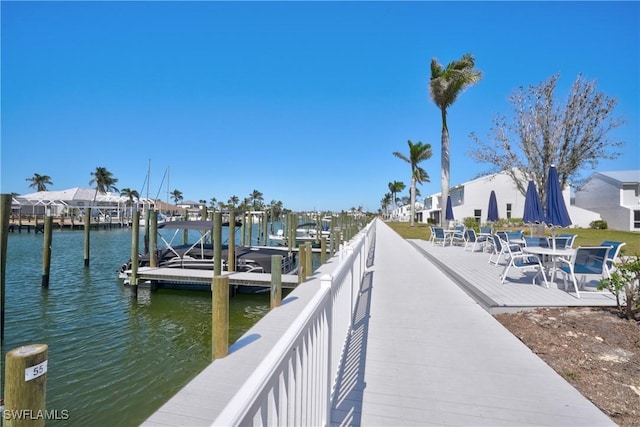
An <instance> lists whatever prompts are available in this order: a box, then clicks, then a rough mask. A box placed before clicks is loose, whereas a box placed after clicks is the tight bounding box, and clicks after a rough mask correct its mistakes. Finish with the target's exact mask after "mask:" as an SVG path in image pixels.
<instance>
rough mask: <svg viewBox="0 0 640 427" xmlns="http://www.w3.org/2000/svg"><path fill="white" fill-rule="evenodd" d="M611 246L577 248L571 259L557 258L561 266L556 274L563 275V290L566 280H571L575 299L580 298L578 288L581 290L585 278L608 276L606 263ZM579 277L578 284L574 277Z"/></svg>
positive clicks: (565, 286)
mask: <svg viewBox="0 0 640 427" xmlns="http://www.w3.org/2000/svg"><path fill="white" fill-rule="evenodd" d="M610 250H611V246H592V247H587V246H585V247H578V248H577V249H576V252H575V254H573V256H572V257H571V259H569V260H566V259H564V258H558V260H559V261H560V263H561V264H563V265H561V266H560V267H559V268H558V272H559V273H562V274H563V281H564V289H565V290H566V289H567V278H570V279H571V283H573V289H574V290H575V291H576V297H577V298H580V292H579V291H578V288H581V289H583V288H584V285H585V283H586V277H587V276H594V275H595V276H603V275H605V276H608V274H609V273H608V270H607V267H606V262H607V258H608V253H609V251H610ZM577 275H579V276H581V280H580V284H578V280H577V279H576V276H577Z"/></svg>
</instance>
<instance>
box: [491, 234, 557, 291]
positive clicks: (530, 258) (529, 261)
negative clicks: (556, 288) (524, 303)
mask: <svg viewBox="0 0 640 427" xmlns="http://www.w3.org/2000/svg"><path fill="white" fill-rule="evenodd" d="M503 248H504V250H505V253H506V254H508V256H509V263H508V264H507V265H506V267H505V268H504V270H503V271H502V274H501V275H500V281H501V282H502V284H504V282H505V280H506V279H507V275H508V274H509V270H510V269H511V267H514V268H522V269H524V268H534V269H536V270H537V271H538V273H537V274H536V275H535V277H534V278H533V284H534V285H535V283H536V277H538V276H542V280H543V281H544V285H545V286H546V287H547V288H548V287H549V282H547V277H546V276H545V274H544V267H543V265H542V261H541V260H540V258H538V257H537V256H536V255H531V254H526V253H524V252H522V248H521V247H520V246H519V245H509V244H503Z"/></svg>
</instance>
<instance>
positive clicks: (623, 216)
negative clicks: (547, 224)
mask: <svg viewBox="0 0 640 427" xmlns="http://www.w3.org/2000/svg"><path fill="white" fill-rule="evenodd" d="M575 197H576V206H579V207H581V208H584V209H588V210H591V211H594V212H597V213H598V214H599V215H600V216H601V218H602V219H603V220H604V221H606V222H607V225H608V227H609V228H610V229H612V230H624V231H637V230H635V229H634V228H633V211H634V209H635V210H638V209H640V204H639V201H640V198H639V197H638V196H637V194H636V191H635V188H631V189H624V190H623V189H622V185H621V184H620V183H616V181H614V180H612V179H610V178H608V177H604V176H601V175H600V174H597V173H596V174H594V175H592V176H591V177H590V178H589V179H588V180H587V181H586V182H585V183H584V184H583V185H582V186H581V187H580V188H579V189H578V190H577V191H576V195H575Z"/></svg>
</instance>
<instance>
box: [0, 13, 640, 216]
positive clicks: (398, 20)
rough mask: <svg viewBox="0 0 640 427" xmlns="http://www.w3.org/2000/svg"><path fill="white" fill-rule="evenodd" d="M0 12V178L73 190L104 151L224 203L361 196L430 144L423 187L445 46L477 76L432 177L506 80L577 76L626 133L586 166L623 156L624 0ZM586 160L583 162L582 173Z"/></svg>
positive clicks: (462, 156)
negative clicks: (45, 180) (611, 100)
mask: <svg viewBox="0 0 640 427" xmlns="http://www.w3.org/2000/svg"><path fill="white" fill-rule="evenodd" d="M0 7H1V9H0V12H1V19H2V22H1V24H2V26H1V28H2V30H1V31H2V34H1V35H2V57H1V59H2V63H1V70H2V71H1V73H2V75H1V77H2V80H1V84H2V87H1V89H2V92H1V97H2V111H1V112H2V131H1V136H2V141H1V144H2V145H1V154H2V159H1V162H2V163H1V165H2V171H1V184H0V185H1V190H2V192H3V193H9V192H16V193H20V194H26V193H30V192H32V191H33V190H32V189H30V188H28V184H29V183H28V182H27V181H26V178H29V177H31V176H33V174H34V173H39V174H41V175H49V176H50V177H51V179H52V181H53V183H54V185H52V186H50V187H49V189H50V190H62V189H66V188H71V187H76V186H80V187H88V186H89V185H88V184H89V180H90V179H91V175H90V174H91V172H92V171H94V170H95V168H96V167H97V166H103V167H106V168H107V169H108V170H109V171H111V172H112V173H113V175H114V176H115V177H116V178H118V180H119V181H118V183H117V186H118V187H119V188H125V187H128V188H132V189H136V190H138V191H140V193H141V195H143V196H144V195H145V194H146V187H145V186H143V185H144V181H145V177H146V174H147V168H148V165H149V162H150V163H151V174H150V185H149V195H150V196H151V197H156V195H158V196H159V197H160V198H162V199H166V198H167V196H166V195H167V185H166V184H167V183H166V179H165V182H164V183H162V186H161V181H162V179H163V176H164V175H165V171H166V170H167V168H169V171H170V172H169V191H173V190H174V189H178V190H180V191H181V192H182V193H183V196H184V198H185V199H189V200H200V199H205V200H209V199H210V198H212V197H215V198H216V199H218V200H222V201H227V200H228V199H229V198H230V197H231V196H233V195H236V196H238V197H240V198H244V197H247V196H248V195H249V194H250V193H251V192H252V191H253V190H258V191H260V192H262V193H263V195H264V199H265V201H266V202H270V201H271V200H280V201H282V202H283V203H284V206H285V207H286V208H289V209H293V210H311V209H321V210H342V209H349V208H351V207H358V206H362V207H363V208H364V209H367V210H370V211H376V210H377V209H378V208H379V207H380V200H381V199H382V197H383V196H384V194H385V193H386V192H388V183H389V182H391V181H396V180H397V181H403V182H405V183H406V184H407V190H406V191H405V193H407V194H408V184H409V182H410V179H409V178H410V170H409V166H408V165H407V164H406V163H404V162H402V161H401V160H399V159H397V158H395V157H393V156H392V152H394V151H400V152H405V153H406V152H408V146H407V140H412V141H413V142H417V141H421V142H424V143H430V144H431V145H432V147H433V157H432V158H431V159H430V160H427V161H425V162H423V163H422V164H421V166H422V167H423V168H424V169H425V170H426V171H427V173H429V175H430V177H431V182H430V183H425V184H424V185H422V187H421V189H420V191H421V193H422V195H429V194H433V193H436V192H439V191H440V135H441V121H440V120H441V119H440V112H439V110H438V109H437V108H436V106H435V105H434V104H433V102H432V101H431V99H430V98H429V93H428V81H429V73H430V69H429V66H430V61H431V58H433V57H436V58H437V59H438V60H439V62H440V63H442V64H445V65H446V63H448V62H450V61H452V60H455V59H458V58H459V57H460V56H462V55H463V54H464V53H467V52H469V53H472V54H473V55H474V56H475V58H476V68H478V69H479V70H481V71H482V72H483V79H482V81H481V82H480V83H478V84H477V85H476V86H474V87H472V88H470V89H469V90H468V91H466V92H465V93H463V94H462V95H461V96H460V97H459V99H458V100H457V102H456V103H455V104H454V105H453V106H452V107H451V108H450V109H449V114H448V125H449V131H450V137H451V146H452V151H451V184H452V185H456V184H460V183H462V182H465V181H467V180H470V179H473V178H475V177H476V176H477V175H478V174H479V173H480V172H482V171H485V170H487V169H488V167H489V166H488V165H483V164H478V163H475V162H474V161H473V160H471V159H470V158H469V156H468V151H469V149H470V147H471V144H472V141H471V139H470V138H469V134H470V133H471V132H475V133H476V134H478V135H479V136H481V137H485V136H486V135H487V134H488V133H489V130H490V128H491V126H492V118H493V117H494V116H495V115H496V114H509V113H510V110H511V106H510V104H509V102H508V97H509V95H511V94H512V93H513V92H514V91H515V90H516V89H517V88H518V87H519V86H528V85H537V84H539V83H540V82H542V81H544V80H546V79H547V78H549V77H551V76H552V75H553V74H555V73H560V82H559V86H558V89H557V94H558V95H559V96H560V97H562V98H564V97H566V95H567V93H568V88H569V87H570V85H571V83H573V81H574V80H575V78H576V77H577V75H578V73H583V75H584V76H585V77H586V78H588V79H596V80H597V81H598V88H599V89H600V90H601V91H603V92H605V93H606V94H607V95H609V96H612V97H615V98H617V99H618V106H617V108H616V110H615V113H616V115H617V116H621V117H623V118H624V119H625V121H626V124H625V125H624V126H623V127H621V128H618V129H617V130H615V132H613V133H612V134H611V136H612V137H613V138H616V139H619V140H623V141H625V142H626V145H625V147H624V149H623V156H621V157H620V158H619V159H618V160H617V161H602V162H601V163H600V166H599V169H600V170H625V169H638V168H640V154H639V151H638V145H639V138H638V135H639V117H640V112H639V111H638V109H639V105H640V95H639V75H640V73H639V70H640V64H639V60H638V59H639V56H640V46H639V38H640V36H639V34H640V27H639V21H640V7H639V3H638V2H623V3H614V2H566V3H565V2H558V3H556V2H188V3H186V2H133V3H130V2H7V1H2V2H1V3H0ZM590 173H591V170H585V171H584V177H586V176H588V175H589V174H590Z"/></svg>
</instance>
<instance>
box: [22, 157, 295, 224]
mask: <svg viewBox="0 0 640 427" xmlns="http://www.w3.org/2000/svg"><path fill="white" fill-rule="evenodd" d="M26 181H28V182H30V184H29V188H33V189H35V190H36V191H48V188H47V186H50V185H54V184H53V181H52V180H51V177H50V176H49V175H40V174H38V173H34V174H33V176H32V177H30V178H26ZM117 182H118V179H117V178H116V177H114V176H113V174H112V173H111V172H110V171H109V170H107V168H105V167H102V166H99V167H96V169H95V171H93V172H91V180H90V181H89V185H90V186H92V188H95V190H96V192H95V195H94V198H93V200H94V201H95V198H96V196H97V195H98V193H101V194H105V193H107V192H110V191H113V192H116V193H118V192H119V194H120V196H123V197H126V198H127V199H128V204H129V205H133V203H134V202H135V201H136V200H139V199H140V194H139V193H138V191H136V190H132V189H130V188H123V189H122V190H119V189H118V188H117V187H116V184H117ZM171 198H172V200H173V202H174V204H175V205H176V206H177V205H178V203H180V202H181V201H183V200H184V196H183V195H182V191H180V190H178V189H175V190H173V191H172V192H171ZM198 202H199V203H200V204H202V205H204V206H206V205H207V201H206V200H204V199H201V200H199V201H198ZM208 203H209V207H210V208H213V209H216V208H218V209H220V210H224V209H231V210H236V209H237V210H242V211H245V210H254V211H262V210H273V213H274V217H276V218H279V217H280V216H281V215H282V214H283V213H285V212H286V209H285V208H284V205H283V203H282V202H281V201H279V200H272V201H271V202H270V203H269V204H265V202H264V195H263V194H262V192H260V191H258V190H253V191H252V192H251V193H250V194H249V195H248V196H247V197H245V198H243V199H242V200H240V198H239V197H238V196H236V195H233V196H231V197H229V199H228V200H227V201H226V202H223V201H218V200H217V199H216V198H215V197H212V198H211V199H209V201H208Z"/></svg>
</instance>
